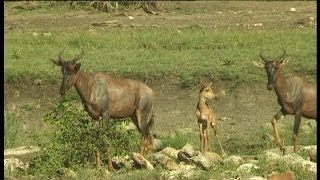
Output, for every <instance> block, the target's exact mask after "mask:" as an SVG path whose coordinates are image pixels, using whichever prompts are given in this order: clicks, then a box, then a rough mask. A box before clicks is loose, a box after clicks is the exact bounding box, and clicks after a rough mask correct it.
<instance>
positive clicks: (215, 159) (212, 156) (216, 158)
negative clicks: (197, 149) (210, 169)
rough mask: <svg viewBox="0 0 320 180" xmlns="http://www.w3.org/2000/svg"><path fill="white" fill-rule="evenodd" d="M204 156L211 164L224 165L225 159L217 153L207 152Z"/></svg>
mask: <svg viewBox="0 0 320 180" xmlns="http://www.w3.org/2000/svg"><path fill="white" fill-rule="evenodd" d="M203 156H204V157H205V158H207V159H208V160H209V162H211V163H213V164H223V159H222V158H221V156H220V155H219V154H217V153H214V152H210V151H205V152H204V153H203Z"/></svg>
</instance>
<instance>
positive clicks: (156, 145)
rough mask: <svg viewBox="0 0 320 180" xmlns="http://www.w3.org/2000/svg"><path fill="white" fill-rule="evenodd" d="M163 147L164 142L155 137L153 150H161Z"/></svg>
mask: <svg viewBox="0 0 320 180" xmlns="http://www.w3.org/2000/svg"><path fill="white" fill-rule="evenodd" d="M161 147H162V142H161V140H160V139H156V138H154V139H153V150H154V151H159V150H160V149H161Z"/></svg>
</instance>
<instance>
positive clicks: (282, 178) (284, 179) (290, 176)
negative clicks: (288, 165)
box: [267, 171, 296, 180]
mask: <svg viewBox="0 0 320 180" xmlns="http://www.w3.org/2000/svg"><path fill="white" fill-rule="evenodd" d="M295 179H296V177H295V175H294V173H293V172H292V171H287V172H284V173H281V174H279V173H276V174H275V173H273V174H271V175H269V176H268V177H267V180H295Z"/></svg>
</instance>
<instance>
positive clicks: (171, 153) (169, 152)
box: [160, 147, 179, 160]
mask: <svg viewBox="0 0 320 180" xmlns="http://www.w3.org/2000/svg"><path fill="white" fill-rule="evenodd" d="M160 152H161V153H162V154H164V155H166V156H168V157H169V158H171V159H174V160H178V153H179V150H176V149H175V148H172V147H166V148H164V149H163V150H162V151H160Z"/></svg>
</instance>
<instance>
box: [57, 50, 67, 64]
mask: <svg viewBox="0 0 320 180" xmlns="http://www.w3.org/2000/svg"><path fill="white" fill-rule="evenodd" d="M65 49H66V48H63V49H62V50H61V51H60V53H59V55H58V60H59V61H62V57H61V56H62V54H63V51H64V50H65Z"/></svg>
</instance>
